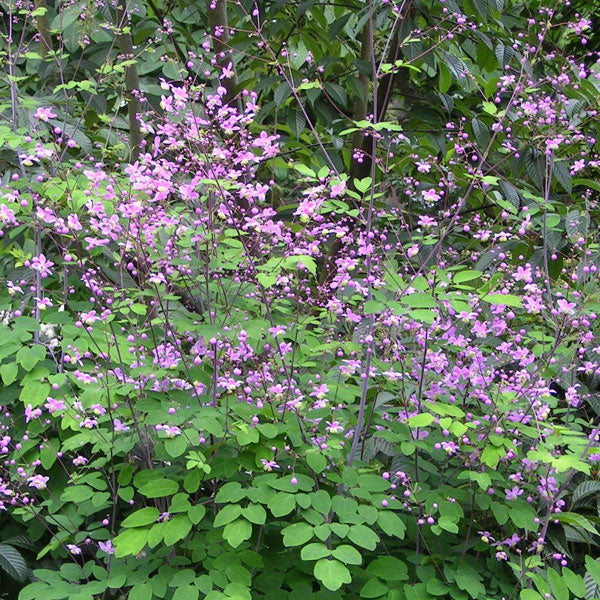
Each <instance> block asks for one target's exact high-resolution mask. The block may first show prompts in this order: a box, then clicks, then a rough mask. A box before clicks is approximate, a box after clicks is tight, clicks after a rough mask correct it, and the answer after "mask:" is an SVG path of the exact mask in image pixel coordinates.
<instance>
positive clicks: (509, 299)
mask: <svg viewBox="0 0 600 600" xmlns="http://www.w3.org/2000/svg"><path fill="white" fill-rule="evenodd" d="M482 300H484V301H485V302H489V303H490V304H494V305H496V306H498V305H502V304H503V305H505V306H512V307H514V308H520V307H521V306H523V301H522V300H521V298H519V296H513V295H512V294H488V295H487V296H484V297H483V298H482Z"/></svg>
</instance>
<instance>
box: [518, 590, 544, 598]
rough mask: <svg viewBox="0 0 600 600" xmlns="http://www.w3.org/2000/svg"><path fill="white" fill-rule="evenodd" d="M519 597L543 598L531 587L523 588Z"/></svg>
mask: <svg viewBox="0 0 600 600" xmlns="http://www.w3.org/2000/svg"><path fill="white" fill-rule="evenodd" d="M519 598H520V600H543V599H542V597H541V596H540V595H539V594H538V593H537V592H536V591H535V590H531V589H527V590H521V593H520V594H519Z"/></svg>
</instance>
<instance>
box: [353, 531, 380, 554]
mask: <svg viewBox="0 0 600 600" xmlns="http://www.w3.org/2000/svg"><path fill="white" fill-rule="evenodd" d="M348 538H349V539H350V541H352V542H354V543H355V544H356V545H357V546H360V547H361V548H366V549H367V550H375V548H376V547H377V543H378V542H379V536H378V535H377V534H376V533H375V532H374V531H373V530H372V529H370V528H369V527H367V526H366V525H352V526H351V527H350V531H349V532H348Z"/></svg>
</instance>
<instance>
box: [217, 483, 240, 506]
mask: <svg viewBox="0 0 600 600" xmlns="http://www.w3.org/2000/svg"><path fill="white" fill-rule="evenodd" d="M245 497H246V490H244V489H242V486H241V484H240V483H238V482H237V481H230V482H229V483H226V484H225V485H224V486H223V487H222V488H221V489H220V490H219V491H218V492H217V495H216V496H215V502H216V503H217V504H222V503H223V502H239V501H240V500H241V499H242V498H245Z"/></svg>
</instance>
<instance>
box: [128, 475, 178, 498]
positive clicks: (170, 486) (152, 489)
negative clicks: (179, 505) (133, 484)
mask: <svg viewBox="0 0 600 600" xmlns="http://www.w3.org/2000/svg"><path fill="white" fill-rule="evenodd" d="M178 490H179V485H178V484H177V482H175V481H173V480H172V479H153V480H152V481H149V482H147V483H145V484H144V485H142V486H141V487H140V488H139V489H138V492H139V493H140V494H142V496H146V498H161V497H162V496H171V495H173V494H175V493H177V491H178Z"/></svg>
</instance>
